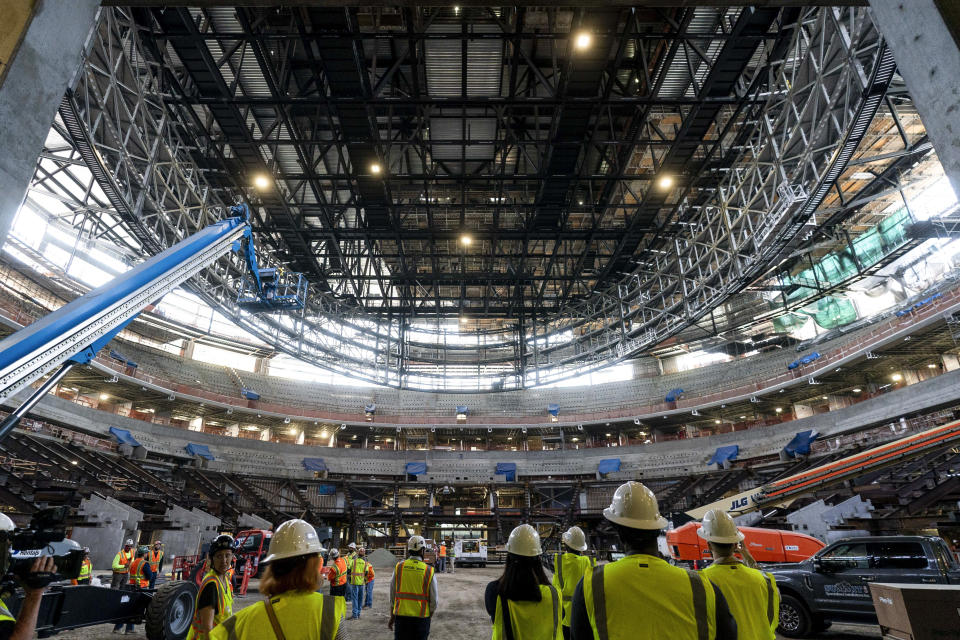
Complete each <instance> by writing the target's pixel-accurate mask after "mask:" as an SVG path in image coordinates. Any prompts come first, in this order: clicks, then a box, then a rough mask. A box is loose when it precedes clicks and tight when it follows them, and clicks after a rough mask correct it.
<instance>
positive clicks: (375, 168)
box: [370, 162, 382, 176]
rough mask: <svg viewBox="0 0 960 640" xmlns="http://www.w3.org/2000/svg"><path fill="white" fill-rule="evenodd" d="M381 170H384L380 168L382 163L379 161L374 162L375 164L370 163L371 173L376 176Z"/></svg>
mask: <svg viewBox="0 0 960 640" xmlns="http://www.w3.org/2000/svg"><path fill="white" fill-rule="evenodd" d="M380 171H382V169H381V168H380V165H379V164H378V163H376V162H374V163H373V164H371V165H370V173H372V174H373V175H375V176H377V175H380Z"/></svg>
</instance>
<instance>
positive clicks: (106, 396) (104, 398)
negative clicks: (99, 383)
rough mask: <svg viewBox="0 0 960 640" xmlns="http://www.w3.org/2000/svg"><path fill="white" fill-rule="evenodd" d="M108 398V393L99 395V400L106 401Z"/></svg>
mask: <svg viewBox="0 0 960 640" xmlns="http://www.w3.org/2000/svg"><path fill="white" fill-rule="evenodd" d="M109 397H110V394H109V393H101V394H100V399H101V400H106V399H107V398H109Z"/></svg>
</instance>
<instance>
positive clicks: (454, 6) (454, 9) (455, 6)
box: [414, 5, 460, 524]
mask: <svg viewBox="0 0 960 640" xmlns="http://www.w3.org/2000/svg"><path fill="white" fill-rule="evenodd" d="M453 12H454V13H460V7H458V6H457V5H453ZM414 524H416V522H414Z"/></svg>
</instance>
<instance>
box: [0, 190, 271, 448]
mask: <svg viewBox="0 0 960 640" xmlns="http://www.w3.org/2000/svg"><path fill="white" fill-rule="evenodd" d="M230 211H231V213H232V214H234V215H235V216H236V217H233V218H228V219H226V220H223V221H221V222H216V223H214V224H212V225H210V226H208V227H206V228H205V229H203V230H201V231H198V232H197V233H195V234H194V235H192V236H190V237H188V238H186V239H185V240H182V241H180V242H178V243H177V244H175V245H174V246H172V247H170V248H169V249H166V250H165V251H162V252H161V253H158V254H157V255H155V256H153V257H152V258H150V259H149V260H146V261H145V262H143V263H141V264H139V265H137V266H136V267H134V268H133V269H131V270H129V271H127V272H126V273H123V274H121V275H119V276H117V277H116V278H114V279H113V280H112V281H110V282H108V283H107V284H105V285H103V286H102V287H99V288H97V289H94V290H93V291H90V292H89V293H87V294H85V295H83V296H81V297H79V298H77V299H76V300H74V301H72V302H70V303H69V304H66V305H64V306H62V307H60V308H59V309H57V310H56V311H54V312H52V313H50V314H47V315H46V316H44V317H43V318H41V319H40V320H37V321H36V322H34V323H33V324H30V325H28V326H26V327H24V328H22V329H20V330H19V331H17V332H16V333H14V334H13V335H11V336H9V337H8V338H6V339H5V340H3V341H2V342H0V403H4V402H7V401H8V400H9V399H10V398H11V397H12V396H13V395H15V394H16V393H18V392H19V391H21V390H22V389H23V388H24V387H26V386H28V385H30V384H31V383H32V382H34V381H35V380H38V379H39V378H41V377H43V376H44V375H46V374H48V373H50V372H51V371H53V370H54V369H57V367H59V369H58V370H57V371H56V372H54V374H53V375H51V376H50V377H49V378H48V379H47V380H46V381H45V382H44V384H43V385H42V386H41V387H40V388H39V389H37V390H36V392H35V393H34V394H32V395H31V396H30V398H29V399H27V400H26V401H25V402H24V403H23V404H21V406H20V407H18V408H17V409H16V411H14V412H13V413H12V414H11V415H10V416H9V417H8V418H7V419H6V420H5V421H4V422H3V424H2V425H0V439H2V438H3V437H4V436H5V435H6V434H7V433H8V432H9V431H10V429H12V428H13V427H14V426H15V425H16V423H17V422H18V421H19V420H20V418H21V417H22V416H23V415H24V414H26V412H27V411H29V410H30V409H31V408H32V407H33V406H34V405H35V404H36V403H37V402H38V401H39V400H40V398H41V397H43V395H45V394H46V393H47V391H49V390H50V389H51V388H52V387H53V386H55V385H56V384H57V383H58V382H59V381H60V380H61V379H62V378H63V376H64V375H66V373H67V372H68V371H69V370H70V368H71V367H73V366H74V365H75V364H84V363H87V362H89V361H90V360H91V359H92V358H93V357H94V356H95V355H96V354H97V352H98V351H99V350H100V349H102V348H103V347H104V346H106V344H107V343H108V342H110V340H112V339H113V338H114V336H116V335H117V334H118V333H119V332H120V330H121V329H123V328H124V327H125V326H126V325H127V324H128V323H130V322H131V321H132V320H133V319H134V318H135V317H136V316H137V315H138V314H139V313H140V312H141V311H142V310H143V309H144V307H146V306H147V305H149V304H150V303H152V302H155V301H158V300H160V298H162V297H163V296H164V295H165V294H167V293H168V292H170V291H172V290H173V289H176V288H177V287H178V286H180V285H181V284H182V283H183V282H184V281H186V280H187V279H188V278H190V277H192V276H193V275H195V274H196V273H198V272H199V271H200V270H201V269H203V268H204V267H206V266H208V265H210V264H211V263H213V262H214V261H216V260H217V259H218V258H219V257H220V256H222V255H224V254H226V253H227V252H229V251H240V250H241V248H242V244H243V243H242V238H244V237H246V239H247V243H246V244H247V246H248V247H249V250H248V253H250V254H253V249H252V242H253V239H252V237H251V233H250V223H249V209H248V208H247V205H245V204H242V205H238V206H235V207H232V208H231V210H230ZM245 257H246V258H247V261H248V262H249V261H250V256H245ZM253 260H254V261H255V260H256V255H255V254H253ZM251 266H253V267H255V263H254V265H251Z"/></svg>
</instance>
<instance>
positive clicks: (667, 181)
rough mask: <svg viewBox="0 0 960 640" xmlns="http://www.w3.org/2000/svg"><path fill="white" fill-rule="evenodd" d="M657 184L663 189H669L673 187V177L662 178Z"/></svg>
mask: <svg viewBox="0 0 960 640" xmlns="http://www.w3.org/2000/svg"><path fill="white" fill-rule="evenodd" d="M657 184H658V185H659V186H660V188H661V189H669V188H670V187H672V186H673V177H672V176H662V177H661V178H660V179H659V180H657Z"/></svg>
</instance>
